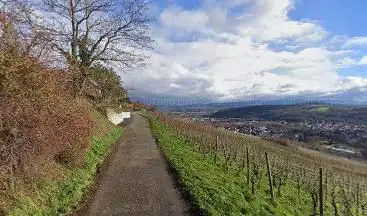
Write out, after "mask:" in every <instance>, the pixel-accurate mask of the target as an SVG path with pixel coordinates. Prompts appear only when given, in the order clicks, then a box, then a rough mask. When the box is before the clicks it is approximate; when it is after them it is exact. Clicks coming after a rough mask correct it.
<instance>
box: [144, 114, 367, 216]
mask: <svg viewBox="0 0 367 216" xmlns="http://www.w3.org/2000/svg"><path fill="white" fill-rule="evenodd" d="M152 116H153V117H151V118H150V120H151V124H152V128H153V132H154V133H155V135H156V137H157V139H158V141H159V143H160V145H161V148H162V149H163V152H164V154H165V155H166V157H167V158H168V161H169V162H170V163H171V164H172V165H173V166H174V167H175V169H176V170H177V172H178V173H179V174H180V173H181V181H182V182H183V184H184V186H185V187H187V188H188V189H187V190H188V192H189V193H190V194H191V195H192V196H193V197H194V200H196V203H198V205H199V207H200V208H201V209H202V210H203V212H204V213H207V214H209V215H219V214H223V213H224V214H227V215H238V214H246V215H247V214H249V215H251V211H250V210H249V209H251V208H252V207H253V205H255V204H254V203H255V201H254V200H258V199H260V201H259V202H266V203H270V205H269V206H267V204H264V206H266V207H265V210H264V212H257V213H252V214H253V215H256V214H259V215H266V214H268V215H334V216H337V215H347V216H348V215H351V216H352V215H353V216H354V215H355V216H359V215H360V216H363V215H367V165H366V164H363V163H359V162H354V161H349V160H344V159H342V158H337V157H333V156H329V155H324V154H321V153H318V152H313V151H309V150H305V149H300V148H298V147H296V146H292V147H288V146H282V145H279V144H275V143H272V142H268V141H264V140H258V139H253V138H250V137H247V136H245V135H242V134H236V133H232V132H229V131H225V130H221V129H217V128H214V127H211V126H208V125H204V124H200V123H194V122H188V121H184V120H181V119H175V118H172V117H170V116H168V115H166V114H162V113H154V114H153V115H152ZM172 143H175V144H172ZM170 145H171V146H170ZM165 149H166V150H165ZM177 149H181V150H182V151H185V152H187V153H190V152H192V155H194V156H193V157H194V158H198V160H201V161H202V163H205V164H209V165H208V167H207V168H206V169H207V170H205V169H203V170H202V171H200V172H202V174H200V172H198V173H197V175H194V174H193V175H192V176H190V178H200V179H201V182H200V184H199V183H198V184H197V186H195V184H194V183H193V182H192V181H193V180H192V179H189V177H188V176H187V175H189V174H187V173H188V172H191V171H193V168H192V166H193V165H192V164H191V165H190V166H191V168H185V167H183V166H181V165H180V163H184V162H185V160H186V159H185V156H183V155H179V151H177ZM187 149H188V150H187ZM196 153H198V154H199V155H197V154H196ZM170 154H172V156H170ZM187 157H189V156H188V155H187ZM192 160H194V159H192ZM187 163H191V162H190V161H188V162H187ZM210 167H211V168H210ZM180 169H182V170H181V171H180ZM185 169H186V170H185ZM210 169H212V170H210ZM218 170H219V171H218ZM205 171H206V172H209V173H210V172H212V174H213V175H214V174H215V175H217V176H220V173H221V172H223V173H224V175H225V176H226V177H225V178H227V177H228V179H234V180H233V184H232V185H234V186H231V187H235V188H236V190H234V191H233V192H232V193H236V194H238V193H240V196H237V198H234V195H233V194H230V192H229V191H230V190H231V189H230V188H229V187H228V188H223V187H227V186H226V185H227V184H228V182H227V180H225V182H227V183H223V185H222V183H220V182H218V187H220V188H212V189H209V188H210V187H211V186H210V185H209V184H208V185H207V186H205V183H203V182H205V178H206V177H207V178H210V177H208V176H209V174H207V175H206V176H203V175H204V172H205ZM215 172H217V173H215ZM185 176H186V177H185ZM238 179H239V180H238ZM228 181H230V180H228ZM185 182H186V183H185ZM210 184H213V185H214V184H215V180H211V183H210ZM213 187H214V186H213ZM190 188H191V189H190ZM221 188H222V189H223V190H224V191H225V192H224V193H223V196H222V197H221V196H218V197H217V198H216V200H214V201H213V200H211V198H208V197H203V194H205V193H206V195H205V196H215V195H216V194H215V193H220V190H221ZM190 190H191V191H190ZM213 190H215V191H217V192H213ZM193 191H194V192H193ZM198 191H199V192H198ZM203 191H204V192H203ZM208 194H209V195H208ZM220 199H223V200H224V201H223V200H222V201H218V200H220ZM231 199H232V201H231ZM239 199H243V200H239ZM215 202H221V204H220V205H216V204H213V203H215ZM256 202H257V201H256ZM208 203H209V204H208ZM210 203H212V204H210ZM236 203H237V206H235V205H236ZM244 203H245V204H244ZM246 203H247V204H246ZM283 209H285V210H284V211H283ZM249 211H250V212H249Z"/></svg>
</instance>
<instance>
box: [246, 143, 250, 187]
mask: <svg viewBox="0 0 367 216" xmlns="http://www.w3.org/2000/svg"><path fill="white" fill-rule="evenodd" d="M249 155H250V154H249V150H248V147H246V166H247V167H246V168H247V187H248V188H250V158H249Z"/></svg>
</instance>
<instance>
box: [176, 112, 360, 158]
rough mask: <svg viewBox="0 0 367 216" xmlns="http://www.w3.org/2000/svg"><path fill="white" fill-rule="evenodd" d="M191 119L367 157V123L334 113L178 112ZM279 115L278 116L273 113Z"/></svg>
mask: <svg viewBox="0 0 367 216" xmlns="http://www.w3.org/2000/svg"><path fill="white" fill-rule="evenodd" d="M174 114H175V115H179V116H181V117H183V118H186V119H187V120H191V121H200V122H205V123H208V124H211V125H213V126H215V127H220V128H224V129H227V130H230V131H233V132H235V133H242V134H247V135H253V136H258V137H260V138H263V139H267V140H272V141H277V142H283V143H286V144H292V145H298V146H302V147H307V148H310V149H314V150H318V151H324V152H329V153H332V154H335V155H340V156H343V157H346V158H356V159H367V155H366V153H367V122H365V121H341V120H335V119H334V116H332V117H328V118H309V119H308V120H304V119H302V120H299V121H298V120H294V119H292V120H288V119H287V118H284V119H286V120H280V119H277V118H276V117H274V118H275V120H274V119H270V118H268V119H261V118H253V119H251V118H249V117H245V118H231V117H228V118H227V117H222V116H221V117H214V116H215V114H214V115H213V113H209V112H179V113H174ZM273 116H276V115H273Z"/></svg>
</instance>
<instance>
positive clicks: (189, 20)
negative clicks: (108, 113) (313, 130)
mask: <svg viewBox="0 0 367 216" xmlns="http://www.w3.org/2000/svg"><path fill="white" fill-rule="evenodd" d="M366 8H367V1H362V0H353V1H346V0H333V1H331V0H202V1H199V0H176V1H175V0H153V9H152V11H153V14H154V16H155V17H156V20H157V22H156V23H155V24H154V27H153V29H152V31H153V32H152V33H153V34H152V35H153V38H154V39H155V41H156V43H155V49H154V50H153V51H152V52H151V53H150V54H151V59H150V61H149V62H148V64H147V67H146V68H145V69H144V71H143V73H139V74H138V75H134V74H132V75H128V76H127V77H124V78H125V80H126V81H127V83H129V85H131V87H133V88H134V89H136V91H135V93H136V94H138V95H139V94H140V95H151V94H155V95H159V96H167V97H184V98H211V99H212V100H249V99H254V98H264V97H267V98H276V97H280V96H282V97H284V96H302V95H333V94H340V93H341V92H348V93H350V92H351V91H356V92H359V93H361V92H362V93H364V92H366V91H367V73H366V70H367V28H366V27H365V20H367V13H365V9H366ZM152 89H154V91H152Z"/></svg>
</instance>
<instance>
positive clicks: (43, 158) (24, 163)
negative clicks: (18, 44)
mask: <svg viewBox="0 0 367 216" xmlns="http://www.w3.org/2000/svg"><path fill="white" fill-rule="evenodd" d="M1 48H2V49H0V183H4V181H9V179H14V176H18V177H19V176H30V175H35V174H37V173H38V171H40V169H42V167H43V165H44V164H45V163H48V162H49V161H50V160H57V161H59V162H63V163H69V164H82V163H83V161H84V154H85V150H86V148H87V146H88V140H89V133H90V129H91V126H92V125H91V123H92V118H91V116H90V115H89V112H88V110H87V108H86V107H85V106H83V105H82V104H81V103H80V102H78V100H77V99H75V98H73V97H72V96H71V94H70V93H69V92H68V90H67V89H66V87H67V83H68V75H67V73H65V72H62V71H52V70H48V69H46V68H44V67H42V66H41V65H40V64H39V63H38V62H37V61H35V60H34V59H32V58H30V57H28V56H24V55H22V54H21V53H19V52H17V51H16V50H12V49H5V48H4V47H1ZM1 178H3V179H1ZM0 186H1V184H0Z"/></svg>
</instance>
